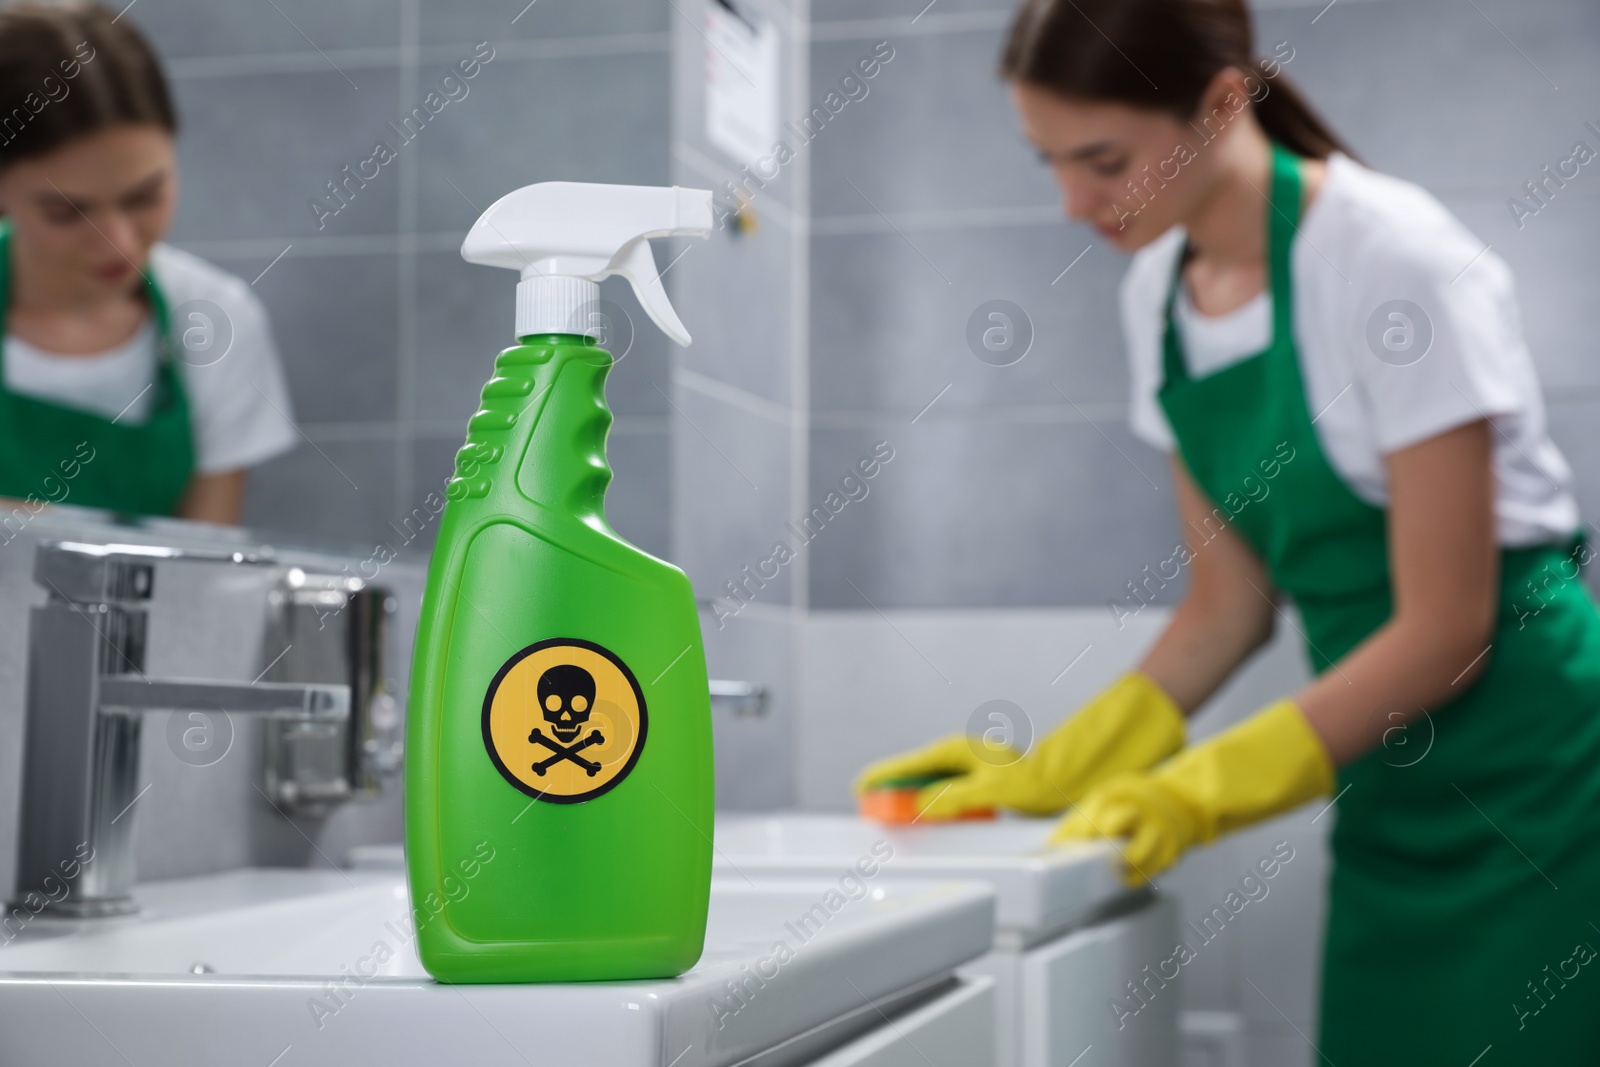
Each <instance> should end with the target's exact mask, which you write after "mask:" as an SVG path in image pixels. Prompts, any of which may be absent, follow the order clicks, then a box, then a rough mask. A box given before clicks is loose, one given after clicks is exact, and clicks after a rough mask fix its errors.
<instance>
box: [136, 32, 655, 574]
mask: <svg viewBox="0 0 1600 1067" xmlns="http://www.w3.org/2000/svg"><path fill="white" fill-rule="evenodd" d="M670 16H671V8H670V7H669V6H668V5H666V4H663V3H660V2H658V0H539V2H538V3H535V4H526V3H525V0H523V2H507V3H503V4H493V5H489V4H480V3H466V2H451V0H353V2H350V3H342V4H339V5H336V6H333V7H329V6H328V5H324V4H317V3H313V2H311V0H280V2H279V3H278V4H276V5H270V4H268V5H221V6H218V5H207V4H199V3H195V2H193V0H143V2H142V3H140V4H139V6H138V8H137V9H136V10H134V11H131V12H130V13H129V15H128V17H129V18H132V19H134V20H136V21H137V22H138V23H139V24H140V26H141V27H142V28H143V29H145V31H146V32H147V33H148V35H149V36H150V38H151V39H152V41H153V42H154V44H155V45H156V47H157V49H158V50H159V51H160V52H161V54H162V55H163V56H164V57H165V59H166V60H167V63H168V68H169V72H170V74H171V76H172V79H173V83H174V86H175V89H176V92H177V97H178V106H179V108H180V111H181V114H182V119H183V123H184V129H183V133H182V137H181V140H180V152H181V158H182V180H183V189H182V194H181V196H180V201H179V212H178V218H177V222H176V224H175V226H174V230H173V233H172V235H171V239H172V240H173V242H174V243H176V244H178V245H180V246H182V247H185V248H188V249H190V250H192V251H194V252H196V253H198V254H200V255H203V256H206V257H207V258H209V259H211V260H213V261H214V262H216V263H218V264H219V265H221V266H222V267H224V268H225V269H227V270H229V271H232V272H233V273H235V274H237V275H239V276H240V277H242V278H244V279H245V280H246V281H251V280H252V279H255V281H254V287H255V290H256V291H257V292H258V293H259V294H260V296H261V298H262V300H263V301H264V302H265V303H266V305H267V307H268V309H269V310H270V312H271V313H272V321H273V329H274V331H275V333H276V335H277V338H278V342H279V346H280V348H281V350H282V352H283V357H284V363H285V367H286V370H287V374H288V378H289V386H290V391H291V394H292V396H293V400H294V404H295V411H296V415H297V416H298V419H299V421H300V425H301V429H302V430H303V431H304V434H305V441H303V443H302V444H301V446H300V447H299V448H298V449H297V450H296V451H295V452H293V453H291V454H290V455H288V456H285V457H283V458H281V459H278V460H275V461H273V462H271V463H268V464H266V465H265V466H264V467H262V468H261V469H259V470H258V471H256V472H255V474H254V475H253V476H252V479H251V484H250V491H249V497H248V500H247V504H246V519H247V521H248V522H249V523H251V524H252V525H254V526H259V527H265V528H271V529H279V530H286V531H290V532H293V533H296V534H300V535H309V536H315V537H320V538H326V539H332V540H334V541H339V542H346V543H363V542H371V541H377V540H385V541H387V542H388V543H390V544H392V545H394V546H395V547H397V548H400V547H408V548H412V549H423V548H426V547H427V545H428V544H429V543H430V542H431V538H432V531H431V530H430V531H427V532H426V533H425V534H424V536H423V537H422V538H420V539H417V540H415V541H413V542H412V543H411V544H410V545H406V546H403V545H402V541H403V538H402V537H401V536H400V535H399V534H397V532H396V526H395V524H396V523H398V522H399V521H400V520H401V518H402V517H403V516H405V515H407V514H409V513H410V512H411V511H412V509H413V508H415V507H417V506H419V505H420V504H421V502H422V501H423V499H424V498H425V497H426V496H427V494H428V493H429V492H431V491H434V490H436V489H438V488H439V487H440V486H441V485H442V483H443V482H444V480H445V479H446V478H447V477H448V476H449V474H450V471H451V465H452V457H453V455H454V452H455V449H456V447H457V446H458V445H459V444H460V441H461V439H462V437H463V435H464V432H465V421H466V418H467V416H468V415H470V414H471V412H472V411H473V410H474V407H475V404H476V400H477V395H478V390H479V388H481V386H482V384H483V382H484V381H485V380H486V379H487V378H488V377H489V374H490V372H491V367H492V365H493V360H494V356H495V353H496V352H498V351H499V350H500V349H501V348H503V347H505V346H506V345H507V344H508V343H510V342H511V340H512V338H511V332H512V331H511V322H512V313H513V302H512V298H513V291H514V288H515V279H514V278H512V277H511V276H510V274H509V272H504V271H492V270H490V269H488V268H482V267H474V266H469V265H467V264H465V263H463V262H462V261H461V259H460V256H459V255H458V254H457V252H456V249H457V247H458V246H459V244H460V241H461V238H462V236H463V235H464V234H465V232H466V230H467V228H468V227H469V226H470V225H471V223H472V222H473V220H474V219H475V218H476V217H477V214H478V212H479V211H480V210H481V209H483V208H485V207H487V206H488V205H489V203H491V202H492V201H493V200H494V199H495V198H497V197H498V196H500V195H501V194H503V193H505V192H508V191H510V190H511V189H513V188H515V187H517V186H520V185H525V184H528V183H530V182H536V181H544V180H551V179H558V178H560V179H569V180H577V181H606V182H625V183H641V184H662V183H664V182H665V181H666V180H667V177H668V173H667V167H668V164H667V159H668V139H669V135H670V127H671V118H670V114H669V111H670V107H669V103H668V98H667V95H666V94H665V93H664V92H663V90H664V88H665V87H666V86H667V84H668V82H669V74H668V65H669V62H670V42H669V37H668V32H667V31H668V19H669V17H670ZM480 41H487V42H489V44H490V45H491V46H492V47H493V49H494V57H493V58H492V59H491V60H490V61H489V62H487V63H486V64H484V65H483V67H482V69H481V71H480V72H479V74H478V75H477V76H476V77H475V78H473V79H471V80H470V81H467V82H466V83H465V84H466V86H467V92H466V95H465V96H464V97H461V98H460V99H456V100H452V101H450V102H449V103H447V104H446V105H445V107H444V109H443V110H441V111H440V112H439V114H438V115H436V116H434V117H433V118H432V119H431V120H430V121H429V122H428V124H427V125H426V126H425V127H424V128H423V129H422V131H421V132H420V133H419V134H417V135H416V136H415V138H414V140H412V141H410V142H409V143H405V144H402V143H400V138H399V137H398V136H397V135H396V134H395V133H394V132H393V131H392V130H390V129H389V128H388V127H387V125H386V124H387V123H391V122H394V123H398V122H400V120H401V118H402V116H404V115H406V114H408V113H410V111H411V109H412V108H413V107H415V106H417V105H418V104H420V103H421V101H422V100H423V98H424V97H425V96H426V95H427V93H428V92H429V91H430V90H432V89H434V88H435V87H436V86H437V84H438V82H439V79H440V78H441V77H442V76H443V75H444V74H445V73H446V71H447V70H448V69H449V68H450V67H451V66H452V65H453V64H454V63H455V62H456V61H458V60H460V59H464V58H467V57H469V56H471V55H472V53H473V50H474V47H475V45H476V44H477V43H478V42H480ZM380 139H382V140H385V141H387V142H389V143H390V144H391V145H392V146H394V147H395V148H396V149H397V158H396V159H395V160H394V161H393V162H392V163H389V164H387V165H385V166H383V167H382V169H381V170H380V172H379V175H378V177H377V178H375V179H372V180H371V181H369V182H368V183H367V185H366V186H365V187H363V188H360V189H357V190H356V192H355V194H354V196H353V197H352V198H351V201H350V204H349V206H348V207H346V208H344V209H342V210H340V211H339V212H338V213H337V214H336V215H334V216H332V217H329V218H326V219H325V220H323V221H324V225H322V226H321V227H320V228H319V226H318V222H317V219H316V216H315V215H314V213H313V212H312V210H311V209H310V207H309V201H310V199H311V198H312V197H324V198H325V197H326V195H327V194H326V190H325V188H324V184H325V183H326V182H328V181H330V180H332V179H334V178H336V177H339V176H340V175H339V171H340V168H341V167H343V166H345V165H346V164H354V163H356V162H358V161H359V160H362V159H364V158H367V157H368V156H369V155H370V154H371V152H372V147H373V145H374V143H375V142H376V141H378V140H380ZM280 253H282V257H281V258H276V257H278V256H279V255H280ZM269 265H270V269H268V268H269ZM263 271H265V273H262V272H263ZM258 276H259V277H258ZM623 288H625V287H623ZM606 295H607V296H608V297H610V298H612V299H614V300H616V301H617V303H619V304H620V305H622V306H623V307H625V308H629V309H632V308H633V307H634V304H633V302H632V297H631V296H623V295H621V291H620V289H618V288H617V287H616V286H615V285H610V284H608V287H607V294H606ZM667 381H668V361H667V353H666V343H665V342H664V341H662V340H661V339H659V337H658V336H656V335H655V334H654V333H653V331H652V329H651V328H649V327H648V325H647V324H646V325H645V326H644V328H641V329H639V330H638V331H637V343H636V344H635V345H634V347H633V349H632V350H631V351H630V352H629V353H628V355H627V357H626V358H625V359H624V361H623V362H622V363H621V365H620V366H619V367H618V369H617V371H616V372H615V374H614V375H613V377H612V380H611V386H610V390H609V392H610V397H611V400H612V406H613V410H614V411H615V413H616V416H617V423H616V427H615V429H614V431H613V443H612V449H611V458H612V465H613V469H614V471H615V480H614V481H613V483H612V489H611V493H610V497H609V513H610V516H611V519H612V521H613V523H614V525H615V526H616V527H617V529H618V530H619V531H620V532H621V533H622V534H623V535H624V536H626V537H628V538H629V539H630V540H632V541H634V542H636V543H637V544H639V545H640V546H642V547H644V548H645V549H647V550H649V551H651V552H654V553H657V554H666V553H668V551H669V538H670V528H671V525H670V518H669V514H670V500H669V495H668V491H669V486H670V479H669V477H668V464H667V458H666V457H667V454H668V451H669V450H668V423H667V418H666V416H667V413H668V411H669V407H668V404H667V401H666V396H665V388H666V383H667Z"/></svg>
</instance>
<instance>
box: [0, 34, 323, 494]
mask: <svg viewBox="0 0 1600 1067" xmlns="http://www.w3.org/2000/svg"><path fill="white" fill-rule="evenodd" d="M177 124H178V122H177V114H176V112H175V110H174V108H173V104H172V97H171V93H170V92H169V91H168V87H167V83H166V79H165V77H164V76H163V74H162V72H161V68H160V65H159V64H158V62H157V60H156V58H155V55H154V53H153V52H152V51H151V49H150V47H149V45H148V44H147V43H146V42H145V41H144V39H143V38H142V37H141V36H140V35H139V33H138V31H136V30H135V29H134V28H133V26H132V25H131V24H130V23H129V21H128V19H126V18H118V17H117V16H116V14H115V13H114V12H112V11H110V10H108V9H106V8H104V7H101V6H99V5H97V4H72V5H68V6H60V5H49V6H46V5H43V4H31V3H30V4H7V5H5V6H4V7H0V216H3V218H0V496H3V497H12V498H16V499H19V500H24V501H28V502H29V506H30V507H32V508H33V509H35V510H36V509H37V507H38V506H40V502H42V501H55V502H59V503H71V504H78V505H83V506H85V507H97V508H108V509H112V510H115V511H119V512H125V513H134V514H143V515H177V516H180V517H184V518H191V519H200V520H205V521H210V522H225V523H228V522H237V521H238V519H239V512H240V507H241V503H242V500H243V495H244V482H245V471H246V469H247V468H248V467H251V466H253V465H255V464H257V463H260V462H262V461H263V460H265V459H268V458H270V457H272V456H275V455H277V454H279V453H281V452H284V451H286V450H288V449H289V448H290V447H292V446H293V444H294V443H295V437H296V430H295V428H294V424H293V422H292V421H291V420H290V415H289V400H288V396H287V392H286V389H285V387H284V382H283V371H282V368H281V367H280V366H279V361H278V353H277V349H276V347H275V346H274V344H273V341H272V334H271V331H270V329H269V328H268V323H267V317H266V312H265V310H264V309H263V308H262V306H261V303H260V301H258V300H257V299H256V297H255V294H254V293H252V292H251V291H250V287H249V286H248V285H246V284H245V283H244V282H242V281H240V280H239V279H238V278H235V277H233V276H232V275H229V274H226V273H224V272H223V271H221V270H220V269H218V268H217V267H214V266H212V265H211V264H210V263H207V262H205V261H204V260H201V259H198V258H197V257H195V256H192V255H189V254H188V253H186V252H181V251H179V250H177V249H175V248H172V247H170V246H168V245H165V244H162V243H160V241H161V238H162V236H163V235H164V234H165V233H166V231H167V227H168V226H169V225H170V224H171V222H172V215H173V209H174V207H175V204H176V201H177V192H178V170H177V158H176V153H175V151H174V143H173V139H174V135H175V133H176V131H177Z"/></svg>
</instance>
